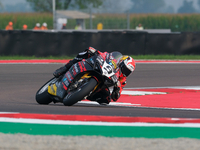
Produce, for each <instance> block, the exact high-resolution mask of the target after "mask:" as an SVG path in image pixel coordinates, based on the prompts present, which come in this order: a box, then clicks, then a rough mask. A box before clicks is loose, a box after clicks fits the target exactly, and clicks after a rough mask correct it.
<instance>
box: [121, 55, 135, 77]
mask: <svg viewBox="0 0 200 150" xmlns="http://www.w3.org/2000/svg"><path fill="white" fill-rule="evenodd" d="M119 67H120V69H121V72H122V74H123V75H124V76H126V77H128V76H129V75H130V74H131V73H132V72H133V71H134V70H135V61H134V59H133V58H132V57H130V56H123V57H122V58H121V62H120V64H119Z"/></svg>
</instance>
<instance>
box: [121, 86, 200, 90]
mask: <svg viewBox="0 0 200 150" xmlns="http://www.w3.org/2000/svg"><path fill="white" fill-rule="evenodd" d="M165 88H166V89H186V90H200V86H166V87H132V88H124V90H126V89H127V90H130V89H136V90H137V89H165Z"/></svg>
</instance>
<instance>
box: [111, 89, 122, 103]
mask: <svg viewBox="0 0 200 150" xmlns="http://www.w3.org/2000/svg"><path fill="white" fill-rule="evenodd" d="M119 97H120V88H119V87H116V86H114V89H113V92H112V94H111V98H112V99H113V101H117V100H118V99H119Z"/></svg>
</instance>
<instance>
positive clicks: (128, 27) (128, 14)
mask: <svg viewBox="0 0 200 150" xmlns="http://www.w3.org/2000/svg"><path fill="white" fill-rule="evenodd" d="M127 29H128V30H129V29H130V13H129V11H127Z"/></svg>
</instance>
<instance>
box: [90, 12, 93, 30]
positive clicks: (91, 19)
mask: <svg viewBox="0 0 200 150" xmlns="http://www.w3.org/2000/svg"><path fill="white" fill-rule="evenodd" d="M92 28H93V26H92V9H90V29H92Z"/></svg>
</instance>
